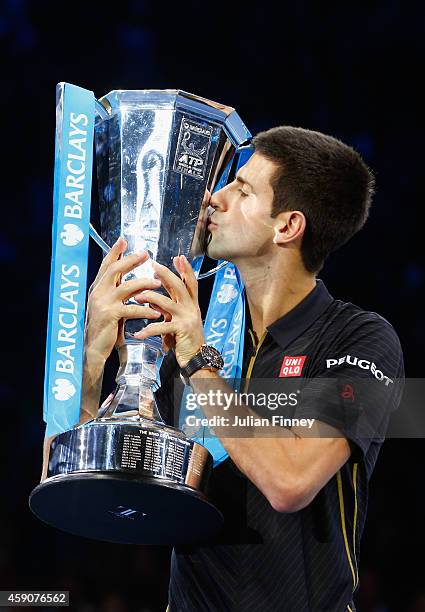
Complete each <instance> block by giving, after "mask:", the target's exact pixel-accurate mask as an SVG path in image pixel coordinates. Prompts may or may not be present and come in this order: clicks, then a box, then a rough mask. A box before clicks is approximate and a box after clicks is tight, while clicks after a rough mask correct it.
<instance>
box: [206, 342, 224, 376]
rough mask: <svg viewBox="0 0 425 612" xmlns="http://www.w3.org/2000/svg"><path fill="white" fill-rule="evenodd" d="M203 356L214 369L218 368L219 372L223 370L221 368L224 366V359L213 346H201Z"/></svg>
mask: <svg viewBox="0 0 425 612" xmlns="http://www.w3.org/2000/svg"><path fill="white" fill-rule="evenodd" d="M201 355H202V357H203V359H204V360H205V361H206V362H207V363H208V365H210V366H211V367H212V368H217V370H221V368H222V367H223V366H224V360H223V357H222V356H221V355H220V353H219V352H218V351H217V349H215V348H214V347H213V346H208V345H204V346H201Z"/></svg>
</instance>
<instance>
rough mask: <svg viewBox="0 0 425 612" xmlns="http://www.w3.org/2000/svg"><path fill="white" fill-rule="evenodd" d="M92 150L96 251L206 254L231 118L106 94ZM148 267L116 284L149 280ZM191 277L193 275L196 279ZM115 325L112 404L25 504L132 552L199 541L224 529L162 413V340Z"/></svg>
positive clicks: (205, 469) (230, 143)
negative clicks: (118, 343) (118, 334)
mask: <svg viewBox="0 0 425 612" xmlns="http://www.w3.org/2000/svg"><path fill="white" fill-rule="evenodd" d="M96 108H97V119H96V126H95V151H96V165H97V176H98V187H99V202H100V226H101V230H100V233H101V236H98V235H97V233H96V231H95V230H94V229H93V228H92V236H93V237H94V238H95V240H96V241H97V242H98V243H99V244H100V245H101V246H102V248H103V250H104V251H107V250H108V248H109V247H108V245H111V244H113V243H114V242H115V240H116V239H117V238H118V237H119V236H120V235H121V236H123V237H124V238H125V239H126V240H127V243H128V251H127V252H128V253H132V252H134V251H140V250H142V249H145V250H147V251H148V252H149V254H150V257H151V260H154V261H157V262H159V263H161V264H164V265H166V266H168V267H170V268H171V266H172V258H173V256H175V255H185V256H186V257H187V258H188V259H189V261H191V262H193V260H194V259H195V258H196V257H198V256H202V255H203V254H204V253H205V250H206V238H207V229H206V227H207V217H208V193H211V192H212V191H213V190H214V188H215V187H216V186H217V184H218V183H219V182H220V183H221V184H225V183H226V181H227V178H228V175H229V172H230V173H231V169H232V167H234V165H235V162H236V161H237V160H236V157H237V154H238V152H239V151H240V150H241V148H242V147H243V146H245V145H247V144H248V142H249V139H250V136H251V135H250V133H249V132H248V130H247V128H246V127H245V125H244V124H243V122H242V121H241V119H240V117H239V116H238V114H237V113H236V112H235V110H234V109H233V108H231V107H228V106H223V105H221V104H218V103H216V102H212V101H209V100H206V99H204V98H200V97H198V96H195V95H192V94H188V93H185V92H183V91H177V90H165V91H159V90H136V91H112V92H110V93H109V94H107V95H106V96H104V97H103V98H101V99H100V100H99V101H98V102H96ZM152 275H153V269H152V266H151V261H150V260H148V261H147V262H146V263H144V264H143V265H141V266H139V267H138V268H137V269H135V270H134V271H133V272H131V273H129V274H128V275H126V276H125V278H124V280H128V279H130V278H134V277H138V276H152ZM199 278H200V277H199ZM148 323H149V321H147V320H144V319H139V320H129V321H126V323H125V334H124V335H125V344H124V345H123V346H122V347H121V348H120V349H119V359H120V367H119V370H118V374H117V377H116V382H117V388H116V391H115V394H114V398H113V400H112V402H111V403H110V404H109V405H108V406H107V407H106V408H103V409H101V410H100V411H99V413H98V416H97V418H95V419H94V420H92V421H89V422H87V423H84V424H83V425H78V426H75V427H74V428H72V429H70V430H69V431H66V432H64V433H61V434H58V435H57V436H56V437H55V438H54V439H53V441H52V442H51V445H50V451H49V463H48V468H47V474H45V475H44V476H45V477H43V479H42V481H41V483H40V484H39V485H38V486H37V487H36V488H35V489H34V491H33V492H32V494H31V498H30V506H31V509H32V510H33V512H34V513H35V514H36V515H37V516H39V518H41V519H42V520H43V521H45V522H47V523H49V524H51V525H53V526H55V527H57V528H60V529H62V530H65V531H68V532H71V533H73V534H77V535H82V536H85V537H89V538H95V539H99V540H106V541H111V542H120V543H133V544H176V543H179V542H185V543H187V542H191V541H202V540H207V539H208V538H209V537H211V536H212V535H213V534H214V533H216V532H217V531H218V530H219V528H220V527H221V524H222V516H221V513H220V512H219V510H218V509H217V508H216V507H215V506H214V505H213V504H212V503H211V502H210V501H209V498H208V481H209V477H210V474H211V471H212V457H211V455H210V453H209V452H208V451H207V449H206V448H205V447H204V446H202V445H201V444H198V443H196V442H194V441H193V440H191V439H189V438H187V437H186V435H185V434H184V433H183V432H182V431H180V430H179V429H176V428H174V427H172V426H170V425H169V424H167V423H166V422H164V420H163V418H162V416H161V406H160V405H158V402H157V399H156V395H155V394H156V391H157V390H158V381H157V363H158V359H159V358H160V357H161V339H160V338H149V339H146V340H137V339H135V338H134V337H133V334H134V332H135V331H136V330H137V331H138V330H140V329H141V328H142V327H143V326H144V325H146V324H148Z"/></svg>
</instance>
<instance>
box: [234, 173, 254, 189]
mask: <svg viewBox="0 0 425 612" xmlns="http://www.w3.org/2000/svg"><path fill="white" fill-rule="evenodd" d="M235 178H236V180H237V181H238V183H243V184H244V185H248V187H251V189H252V190H253V191H254V187H253V186H252V185H251V183H250V182H249V181H247V180H245V179H244V178H243V177H242V176H239V175H238V176H236V177H235Z"/></svg>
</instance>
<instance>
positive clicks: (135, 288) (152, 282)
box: [116, 277, 161, 301]
mask: <svg viewBox="0 0 425 612" xmlns="http://www.w3.org/2000/svg"><path fill="white" fill-rule="evenodd" d="M159 287H161V281H160V280H159V279H158V278H147V277H142V278H134V279H132V280H129V281H125V282H124V283H121V285H118V287H117V289H116V292H117V297H118V298H120V299H121V300H123V301H124V300H128V298H130V297H133V296H135V295H137V294H138V293H140V292H141V291H144V290H146V289H158V288H159Z"/></svg>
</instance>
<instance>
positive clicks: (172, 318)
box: [134, 255, 205, 368]
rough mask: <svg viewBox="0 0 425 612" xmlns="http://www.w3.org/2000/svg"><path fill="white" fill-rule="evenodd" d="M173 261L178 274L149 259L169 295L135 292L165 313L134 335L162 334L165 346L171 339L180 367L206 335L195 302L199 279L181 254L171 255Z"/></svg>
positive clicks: (168, 345)
mask: <svg viewBox="0 0 425 612" xmlns="http://www.w3.org/2000/svg"><path fill="white" fill-rule="evenodd" d="M173 264H174V267H175V268H176V270H177V271H178V273H179V275H180V278H179V277H178V276H177V275H176V274H174V273H173V272H171V270H169V269H168V268H167V267H166V266H162V265H161V264H159V263H157V262H152V265H153V268H154V270H155V273H156V276H157V277H158V278H159V279H160V280H161V282H162V285H163V286H164V288H165V289H166V291H167V292H168V294H169V296H170V297H166V296H164V295H160V294H159V293H155V292H154V291H143V292H142V293H141V294H139V295H135V296H134V297H135V299H136V300H137V301H140V302H142V303H143V302H149V303H150V304H152V305H153V306H154V307H155V308H156V309H157V310H159V311H160V312H161V313H162V314H163V315H164V321H163V322H160V323H150V325H148V326H147V327H145V328H144V329H143V330H142V331H140V332H138V333H136V334H134V336H135V337H136V338H140V339H143V338H148V337H149V336H159V335H161V336H162V338H163V342H164V345H165V347H166V348H170V347H171V346H172V345H173V343H174V346H175V352H176V359H177V363H178V364H179V366H180V367H181V368H182V367H184V366H186V364H187V363H188V362H189V360H190V359H191V358H192V357H193V356H194V355H196V353H197V352H198V351H199V349H200V348H201V346H202V344H204V343H205V336H204V329H203V326H202V317H201V311H200V308H199V303H198V281H197V280H196V277H195V274H194V272H193V269H192V266H191V265H190V263H189V262H188V260H187V259H186V257H184V255H180V256H178V257H174V259H173Z"/></svg>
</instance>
